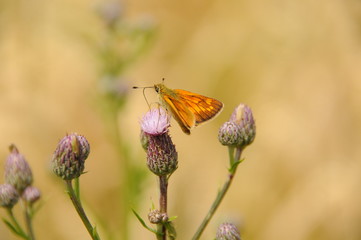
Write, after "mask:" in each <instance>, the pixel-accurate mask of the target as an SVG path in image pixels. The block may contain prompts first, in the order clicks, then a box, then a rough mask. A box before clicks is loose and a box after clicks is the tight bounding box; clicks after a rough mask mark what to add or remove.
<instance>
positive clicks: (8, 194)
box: [0, 184, 19, 208]
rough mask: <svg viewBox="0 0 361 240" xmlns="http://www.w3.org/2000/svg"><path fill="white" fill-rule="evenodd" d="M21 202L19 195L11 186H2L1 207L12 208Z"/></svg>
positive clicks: (0, 188) (0, 193) (0, 189)
mask: <svg viewBox="0 0 361 240" xmlns="http://www.w3.org/2000/svg"><path fill="white" fill-rule="evenodd" d="M18 200H19V194H18V192H17V191H16V189H15V188H14V187H13V186H12V185H10V184H1V185H0V206H1V207H4V208H12V207H13V206H14V205H15V204H16V203H17V202H18Z"/></svg>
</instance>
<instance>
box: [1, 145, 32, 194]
mask: <svg viewBox="0 0 361 240" xmlns="http://www.w3.org/2000/svg"><path fill="white" fill-rule="evenodd" d="M5 182H6V183H8V184H10V185H12V186H13V187H14V188H15V189H16V190H17V191H18V193H19V194H22V192H23V191H24V189H25V188H26V187H28V186H30V185H31V184H32V182H33V174H32V172H31V169H30V166H29V164H28V163H27V161H26V160H25V157H24V156H23V155H21V154H20V153H19V151H18V149H17V148H16V146H15V145H11V146H10V155H9V156H8V158H7V160H6V163H5Z"/></svg>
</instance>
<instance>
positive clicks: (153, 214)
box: [148, 209, 168, 224]
mask: <svg viewBox="0 0 361 240" xmlns="http://www.w3.org/2000/svg"><path fill="white" fill-rule="evenodd" d="M148 219H149V222H150V223H153V224H158V223H165V222H167V221H168V216H167V214H166V213H161V212H160V211H159V210H158V209H154V210H152V211H150V213H149V214H148Z"/></svg>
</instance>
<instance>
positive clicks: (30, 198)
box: [22, 186, 40, 204]
mask: <svg viewBox="0 0 361 240" xmlns="http://www.w3.org/2000/svg"><path fill="white" fill-rule="evenodd" d="M22 198H23V199H24V200H25V201H26V202H28V203H30V204H33V203H34V202H36V201H37V200H39V198H40V191H39V189H37V188H36V187H33V186H29V187H27V188H25V190H24V192H23V195H22Z"/></svg>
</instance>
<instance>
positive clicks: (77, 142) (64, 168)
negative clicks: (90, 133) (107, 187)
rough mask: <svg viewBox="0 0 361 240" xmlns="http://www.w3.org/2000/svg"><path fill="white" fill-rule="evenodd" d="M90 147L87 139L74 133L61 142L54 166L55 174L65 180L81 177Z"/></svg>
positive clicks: (55, 154)
mask: <svg viewBox="0 0 361 240" xmlns="http://www.w3.org/2000/svg"><path fill="white" fill-rule="evenodd" d="M89 151H90V146H89V143H88V141H87V140H86V138H85V137H83V136H81V135H78V134H77V133H72V134H69V135H67V136H65V137H64V138H63V139H61V140H60V142H59V144H58V146H57V148H56V149H55V152H54V155H53V159H52V164H53V171H54V173H55V174H56V175H57V176H59V177H61V178H62V179H64V180H72V179H74V178H77V177H79V176H80V175H81V174H82V173H83V171H84V164H85V160H86V159H87V157H88V155H89Z"/></svg>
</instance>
